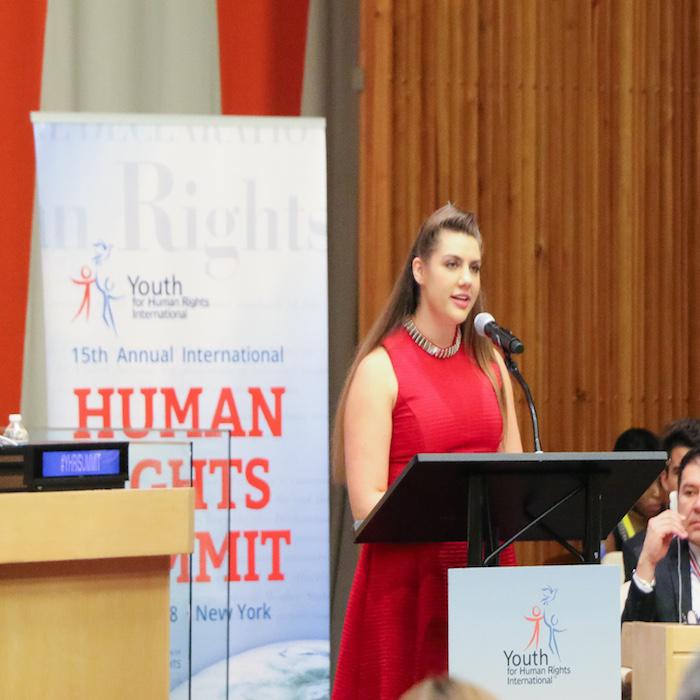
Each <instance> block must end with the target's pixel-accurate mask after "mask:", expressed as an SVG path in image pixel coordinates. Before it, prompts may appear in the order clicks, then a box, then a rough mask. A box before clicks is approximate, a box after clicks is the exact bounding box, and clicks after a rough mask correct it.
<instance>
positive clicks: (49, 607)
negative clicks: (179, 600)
mask: <svg viewBox="0 0 700 700" xmlns="http://www.w3.org/2000/svg"><path fill="white" fill-rule="evenodd" d="M193 526H194V495H193V491H192V489H191V488H182V489H153V490H123V489H115V490H103V491H62V492H51V493H5V494H0V698H13V699H15V700H21V699H24V698H26V699H27V700H35V698H66V699H68V698H70V699H71V700H73V699H78V700H82V699H83V698H84V699H86V700H87V699H93V698H100V700H109V699H111V698H114V699H115V700H116V699H117V698H118V699H119V700H123V699H124V698H128V700H137V699H140V698H144V699H146V698H148V699H149V700H152V699H156V698H163V699H164V700H165V699H166V698H167V697H168V684H169V624H170V623H169V578H170V575H169V572H170V555H171V554H179V553H182V552H191V551H192V548H193V529H194V527H193Z"/></svg>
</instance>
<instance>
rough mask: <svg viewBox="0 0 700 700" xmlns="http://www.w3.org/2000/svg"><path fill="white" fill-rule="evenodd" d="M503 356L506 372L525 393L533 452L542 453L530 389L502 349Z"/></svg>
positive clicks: (509, 355) (505, 351) (517, 368)
mask: <svg viewBox="0 0 700 700" xmlns="http://www.w3.org/2000/svg"><path fill="white" fill-rule="evenodd" d="M503 355H504V358H505V363H506V367H507V368H508V371H509V372H510V373H511V374H512V375H513V376H514V377H515V378H516V379H517V380H518V384H520V386H521V387H522V389H523V391H524V392H525V399H526V400H527V406H528V408H529V409H530V418H532V434H533V438H534V443H535V452H538V453H541V452H542V445H541V443H540V424H539V421H538V420H537V411H536V410H535V402H534V400H533V398H532V393H531V392H530V387H529V386H528V385H527V382H526V381H525V378H524V377H523V375H522V374H520V368H519V367H518V365H516V364H515V360H514V359H513V358H512V357H511V354H510V352H509V351H508V350H507V349H506V348H503Z"/></svg>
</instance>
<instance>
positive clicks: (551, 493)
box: [355, 452, 666, 542]
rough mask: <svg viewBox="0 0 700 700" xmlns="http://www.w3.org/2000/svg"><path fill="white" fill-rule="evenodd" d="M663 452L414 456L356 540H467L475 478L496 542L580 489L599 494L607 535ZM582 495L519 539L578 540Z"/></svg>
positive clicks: (659, 463) (655, 471)
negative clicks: (592, 487)
mask: <svg viewBox="0 0 700 700" xmlns="http://www.w3.org/2000/svg"><path fill="white" fill-rule="evenodd" d="M665 461H666V454H665V453H664V452H549V453H522V454H512V453H501V452H497V453H488V454H418V455H416V456H415V457H414V458H413V459H412V460H411V461H410V462H409V463H408V465H407V466H406V468H405V469H404V470H403V472H402V473H401V474H400V475H399V476H398V477H397V478H396V480H395V481H394V482H393V483H392V484H391V487H390V488H389V489H388V490H387V492H386V493H385V494H384V496H383V497H382V499H381V500H380V501H379V503H377V505H376V506H375V507H374V509H373V510H372V512H371V513H370V514H369V515H368V516H367V517H366V518H365V520H364V521H363V522H362V525H361V526H360V528H359V529H358V531H357V533H356V537H355V541H356V542H458V541H464V540H465V539H466V532H467V511H468V505H467V504H468V502H469V499H468V497H469V480H470V478H473V477H479V476H480V477H482V478H483V482H484V484H485V486H486V490H485V493H486V494H488V497H487V501H486V505H487V507H488V508H489V509H490V516H491V521H492V522H493V524H494V525H495V527H496V528H497V531H498V536H499V537H500V538H501V539H507V538H509V537H511V536H513V535H515V534H516V533H518V532H519V531H520V530H521V529H522V528H523V527H525V526H526V525H527V524H528V523H529V522H531V521H532V520H533V519H534V518H535V517H536V516H538V515H540V514H541V513H543V512H544V511H546V510H547V509H548V508H550V507H551V506H553V505H554V504H556V503H557V502H560V501H562V499H564V498H565V497H566V496H567V494H571V493H572V492H575V491H576V490H577V489H580V487H581V486H582V485H583V484H586V483H588V484H590V483H591V482H594V483H595V484H596V490H597V491H598V492H599V493H600V526H601V529H600V531H601V532H602V533H603V536H604V535H605V534H607V533H608V532H610V531H611V530H612V529H613V528H614V527H615V525H616V524H617V523H618V522H619V521H620V520H621V518H622V517H623V516H624V515H625V513H627V511H628V510H629V509H630V508H631V507H632V506H633V505H634V503H635V502H636V501H637V499H638V498H639V497H640V496H641V495H642V494H643V493H644V491H645V490H646V489H647V488H648V487H649V485H650V484H651V483H653V481H654V479H655V478H656V477H657V476H658V475H659V474H660V472H661V471H662V470H663V468H664V465H665ZM585 522H586V497H585V494H584V493H583V492H580V493H576V494H574V495H572V496H571V497H570V498H569V499H568V500H566V502H564V503H562V504H561V506H560V507H558V508H556V509H555V510H553V511H552V513H551V514H549V515H547V517H546V518H544V519H543V520H542V525H544V526H545V527H543V526H542V525H540V524H537V525H534V526H533V527H532V528H530V529H529V530H528V531H527V533H526V535H525V536H524V537H523V538H522V539H524V540H551V539H552V534H551V531H548V530H547V529H546V527H548V528H550V530H554V531H556V532H557V534H558V535H559V536H561V537H563V538H565V539H569V540H577V539H578V540H580V539H582V538H583V536H584V529H585Z"/></svg>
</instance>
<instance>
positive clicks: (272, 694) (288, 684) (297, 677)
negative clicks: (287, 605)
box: [170, 640, 330, 700]
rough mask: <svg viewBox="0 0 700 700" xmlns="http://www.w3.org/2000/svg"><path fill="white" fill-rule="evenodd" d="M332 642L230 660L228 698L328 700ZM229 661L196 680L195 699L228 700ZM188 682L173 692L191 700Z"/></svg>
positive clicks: (271, 648)
mask: <svg viewBox="0 0 700 700" xmlns="http://www.w3.org/2000/svg"><path fill="white" fill-rule="evenodd" d="M329 657H330V654H329V650H328V642H327V641H323V640H308V641H307V640H293V641H290V642H281V643H278V644H268V645H267V646H263V647H256V648H255V649H250V650H248V651H245V652H242V653H241V654H237V655H236V656H231V657H230V658H229V679H228V697H229V698H237V700H261V698H265V700H325V699H326V698H328V697H329V695H330V678H329V662H330V658H329ZM224 678H226V659H222V660H221V661H217V662H216V663H215V664H212V665H211V666H208V667H207V668H205V669H203V670H201V671H200V672H199V673H197V674H196V675H195V676H193V677H192V698H193V699H194V700H198V699H199V698H206V700H225V698H226V697H227V696H226V687H225V685H224V683H223V679H224ZM188 697H189V693H188V683H187V682H185V683H182V684H181V685H179V686H178V687H177V688H176V689H175V690H173V691H172V692H171V693H170V698H171V700H187V699H188Z"/></svg>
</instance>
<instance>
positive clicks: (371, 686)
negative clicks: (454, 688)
mask: <svg viewBox="0 0 700 700" xmlns="http://www.w3.org/2000/svg"><path fill="white" fill-rule="evenodd" d="M383 345H384V348H385V349H386V351H387V352H388V353H389V357H390V359H391V363H392V365H393V368H394V372H395V373H396V378H397V379H398V386H399V390H398V396H397V399H396V405H395V407H394V412H393V416H392V420H393V427H392V437H391V448H390V453H389V483H390V484H391V482H392V481H393V480H394V479H395V478H396V477H397V476H398V475H399V474H400V473H401V471H402V470H403V468H404V467H405V466H406V463H407V462H408V461H409V460H410V459H411V457H413V455H415V454H416V453H418V452H495V451H497V450H498V445H499V443H500V439H501V432H502V420H501V414H500V411H499V409H498V401H497V399H496V395H495V393H494V390H493V387H492V385H491V382H490V381H489V379H488V377H487V376H486V375H485V374H484V373H483V372H482V371H481V369H480V368H479V366H478V365H477V364H476V362H475V361H474V360H473V359H472V358H470V357H469V356H468V355H467V354H466V353H463V352H459V353H457V354H456V355H455V356H453V357H451V358H448V359H442V360H440V359H436V358H434V357H432V356H430V355H428V353H426V352H425V351H424V350H421V349H420V348H419V347H418V346H417V345H416V344H415V343H414V342H413V340H411V338H410V337H409V335H408V333H407V332H406V331H405V330H404V329H403V328H401V329H399V330H397V331H395V332H394V333H392V334H391V335H390V336H388V337H387V338H386V339H385V340H384V342H383ZM500 563H501V565H514V564H515V556H514V552H513V549H512V548H508V549H507V550H506V551H505V552H504V553H503V554H502V555H501V558H500ZM466 565H467V546H466V543H464V542H461V543H460V542H445V543H429V544H401V545H393V544H364V545H362V551H361V552H360V558H359V561H358V564H357V569H356V570H355V578H354V580H353V584H352V589H351V591H350V599H349V601H348V607H347V610H346V613H345V624H344V627H343V636H342V640H341V644H340V652H339V655H338V665H337V669H336V674H335V683H334V686H333V698H334V700H360V699H361V700H374V699H377V700H397V698H398V697H399V696H400V695H401V693H403V692H404V691H405V690H407V689H408V688H410V687H411V686H412V685H413V684H414V683H416V682H418V681H420V680H422V679H423V678H425V677H426V676H430V675H436V674H444V673H446V672H447V569H449V568H454V567H464V566H466Z"/></svg>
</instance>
